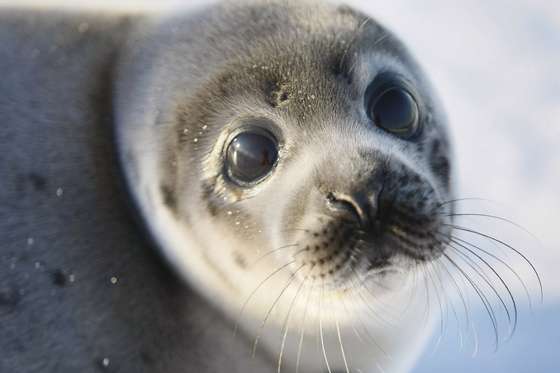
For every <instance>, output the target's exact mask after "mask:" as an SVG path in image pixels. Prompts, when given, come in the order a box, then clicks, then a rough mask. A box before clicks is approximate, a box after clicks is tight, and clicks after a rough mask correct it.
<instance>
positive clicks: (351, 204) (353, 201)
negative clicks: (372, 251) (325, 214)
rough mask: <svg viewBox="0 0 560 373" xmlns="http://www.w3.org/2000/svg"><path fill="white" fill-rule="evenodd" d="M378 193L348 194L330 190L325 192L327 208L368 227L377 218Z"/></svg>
mask: <svg viewBox="0 0 560 373" xmlns="http://www.w3.org/2000/svg"><path fill="white" fill-rule="evenodd" d="M377 196H378V193H375V192H369V193H368V192H357V193H353V194H350V195H344V194H338V193H333V192H330V193H328V194H327V207H328V208H329V210H331V211H333V212H336V213H339V214H341V215H342V216H347V217H348V218H351V219H353V220H355V221H356V222H358V223H359V224H360V225H361V226H362V227H368V226H370V225H371V224H373V222H374V221H375V220H376V218H377V214H378V210H379V205H378V203H377Z"/></svg>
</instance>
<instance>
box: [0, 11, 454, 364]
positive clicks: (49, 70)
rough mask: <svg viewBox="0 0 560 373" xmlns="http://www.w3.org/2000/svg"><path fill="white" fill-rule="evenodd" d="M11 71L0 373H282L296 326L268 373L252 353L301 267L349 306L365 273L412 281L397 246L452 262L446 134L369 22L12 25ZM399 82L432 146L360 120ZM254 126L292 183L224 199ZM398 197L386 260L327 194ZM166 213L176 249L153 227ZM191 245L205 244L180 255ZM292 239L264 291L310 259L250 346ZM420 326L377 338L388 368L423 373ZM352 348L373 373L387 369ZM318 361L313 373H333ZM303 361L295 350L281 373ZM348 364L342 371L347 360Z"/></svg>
mask: <svg viewBox="0 0 560 373" xmlns="http://www.w3.org/2000/svg"><path fill="white" fill-rule="evenodd" d="M84 25H86V26H87V27H84ZM0 71H2V72H3V73H4V74H5V78H3V79H2V80H1V81H0V93H1V95H0V113H1V114H2V115H1V117H2V119H1V121H2V123H3V125H2V128H1V129H0V150H2V154H5V155H6V156H4V157H3V158H2V160H1V161H0V176H1V177H2V180H3V184H5V185H6V186H7V187H6V188H2V189H1V190H0V234H1V235H2V242H3V243H2V246H0V268H1V270H0V326H1V327H2V333H0V372H4V371H6V372H12V371H14V372H15V371H17V372H22V373H27V372H75V371H80V372H98V371H100V372H103V371H106V372H126V373H128V372H169V373H174V372H190V371H195V372H217V371H223V370H227V371H228V372H253V371H254V372H262V373H266V372H273V371H276V369H277V368H276V364H277V361H276V359H277V353H278V351H277V344H278V343H277V342H278V341H279V333H278V331H281V328H278V325H280V326H281V322H282V320H284V313H282V312H280V311H278V314H277V315H276V314H273V315H272V316H271V319H270V324H272V325H273V327H271V328H270V330H269V329H267V330H265V332H267V333H269V335H267V336H263V338H262V340H263V344H264V345H266V348H264V349H262V351H261V350H259V352H260V353H258V354H257V356H256V358H254V359H250V358H249V350H250V345H251V343H250V339H252V338H253V337H254V336H255V334H256V332H255V330H256V328H258V325H259V323H260V322H261V319H262V316H256V315H259V312H260V311H262V309H264V310H265V311H266V310H267V308H266V307H267V303H266V302H265V301H268V300H270V299H269V298H267V296H268V297H273V296H275V295H272V294H276V293H277V292H278V291H279V290H280V289H282V287H284V285H285V283H286V282H285V280H286V278H290V275H291V274H292V275H293V276H292V277H295V276H296V272H297V271H298V268H302V267H305V266H309V267H310V268H311V269H312V270H310V271H308V272H305V275H304V272H299V273H298V274H297V276H299V277H298V278H299V279H300V280H301V281H305V280H307V278H308V277H309V278H313V279H314V280H313V281H314V282H315V280H317V281H322V282H323V283H325V282H328V283H329V284H331V285H332V288H333V289H334V290H336V291H339V290H340V289H343V288H344V286H347V285H348V282H347V281H346V280H347V279H348V278H349V277H352V273H354V271H358V272H360V273H367V271H368V270H370V269H371V268H370V267H372V266H374V267H379V266H385V265H394V264H395V263H393V262H394V259H395V258H394V257H393V255H392V253H393V251H392V250H393V249H394V248H395V247H399V249H400V250H401V251H402V252H403V253H406V254H407V255H408V256H410V257H413V258H415V259H416V260H418V261H423V260H427V259H431V258H433V257H435V256H437V255H438V254H439V252H438V251H439V250H440V249H441V248H440V247H438V245H437V244H434V240H433V237H431V236H430V233H432V232H431V231H430V230H431V229H432V228H433V229H437V228H438V227H439V225H438V224H440V223H441V218H439V217H438V216H437V214H436V211H435V210H436V209H437V207H438V204H439V203H440V202H442V201H444V200H445V199H448V198H450V196H451V195H452V183H451V182H450V180H451V173H452V171H453V170H452V167H451V162H450V154H449V153H450V149H449V147H450V145H449V142H448V140H447V135H446V122H445V117H444V115H443V113H442V112H441V110H440V108H439V104H438V103H437V102H436V101H435V98H434V96H433V94H432V91H431V88H430V86H429V83H428V82H427V81H426V80H425V78H424V76H423V74H422V72H421V70H420V68H419V67H418V66H417V65H416V63H415V62H414V61H413V59H412V57H411V56H410V55H409V54H408V52H407V51H406V48H405V47H404V46H402V44H400V42H399V41H398V40H397V39H396V38H395V37H394V36H392V34H390V33H389V32H388V31H387V30H386V29H384V28H383V27H382V26H380V25H378V24H377V23H375V22H374V21H373V20H371V19H369V18H367V17H366V16H365V15H363V14H361V13H359V12H356V11H354V10H352V9H351V8H348V7H345V6H340V7H338V6H332V5H319V4H315V3H308V2H305V1H303V2H302V1H293V2H283V1H266V2H265V1H260V2H259V1H251V2H248V3H239V4H238V3H233V2H232V3H228V4H226V5H216V6H210V7H208V8H204V9H202V10H200V11H198V12H194V13H189V14H180V15H176V14H173V15H167V16H164V17H161V18H160V17H153V16H134V17H132V16H122V15H120V16H117V15H109V14H81V13H68V14H62V13H56V12H32V11H13V10H0ZM387 71H392V72H395V73H398V74H400V75H402V76H403V77H404V78H406V79H407V81H409V82H410V83H411V84H412V85H413V86H414V87H415V89H416V90H417V94H418V97H421V102H420V103H419V104H420V106H421V111H422V125H423V127H424V132H423V135H422V137H421V138H420V139H418V140H417V141H414V142H405V141H402V140H398V139H395V138H392V137H391V136H389V135H387V134H385V133H383V132H382V131H381V130H379V129H378V128H375V127H374V126H372V124H371V123H370V121H369V120H368V119H367V117H366V116H365V114H364V110H363V107H364V102H363V100H364V92H365V91H366V89H367V86H368V84H369V83H370V82H371V81H372V79H373V78H374V77H375V76H376V75H377V74H379V73H382V72H387ZM247 118H259V120H261V121H263V123H265V125H266V126H268V129H269V130H270V131H271V132H273V133H274V134H275V135H276V136H277V138H278V139H279V143H280V162H279V163H278V165H277V169H276V170H275V172H274V175H273V176H272V177H270V178H269V179H267V181H266V182H264V183H262V185H259V186H257V187H255V188H251V189H243V188H240V187H236V186H234V185H232V184H231V183H230V182H228V180H227V178H226V177H225V176H224V173H223V159H222V158H223V157H222V154H223V149H224V147H225V145H226V144H227V140H228V139H229V138H230V136H231V135H232V133H234V131H235V130H236V129H237V128H238V127H239V126H240V125H241V124H242V122H243V120H244V119H247ZM114 131H116V138H114V137H113V132H114ZM117 153H118V154H117ZM147 160H148V161H150V162H152V161H153V164H151V163H150V162H147ZM119 162H121V163H122V167H123V169H120V168H119V166H118V164H119ZM147 163H150V164H148V165H146V164H147ZM146 170H149V171H150V172H152V173H150V172H147V171H146ZM123 171H124V172H123ZM123 174H124V181H125V182H124V184H125V185H124V187H123V186H122V185H121V179H123ZM380 180H383V182H382V183H381V182H380ZM381 184H383V190H384V194H383V196H384V199H383V198H382V199H380V201H381V202H382V203H385V202H386V201H391V203H392V204H393V205H392V209H393V208H394V210H392V213H391V219H392V220H390V223H388V224H390V225H391V226H392V227H393V228H394V230H393V231H392V234H390V235H389V236H388V237H385V239H386V240H385V241H384V242H383V243H379V246H378V247H379V248H380V249H379V250H378V251H377V252H372V251H371V250H370V249H371V241H368V238H367V237H365V238H364V237H359V234H361V231H360V228H358V227H356V225H355V224H353V223H352V224H349V223H348V222H347V221H346V220H345V219H342V218H339V217H338V216H334V217H333V216H332V215H331V214H330V213H329V212H328V210H326V209H325V197H326V196H328V194H329V193H338V195H344V194H345V193H351V192H352V191H354V190H369V191H371V192H372V193H378V194H379V193H381V189H380V185H381ZM271 196H273V198H272V197H271ZM129 199H130V200H132V204H133V205H134V207H133V208H129V207H130V206H128V202H127V201H128V200H129ZM384 201H385V202H384ZM134 211H137V212H139V213H138V214H134ZM133 216H134V218H133ZM162 216H165V217H166V218H167V219H169V221H170V222H171V225H173V227H172V228H170V231H165V230H162V228H161V226H158V225H157V224H156V223H157V222H159V220H158V219H160V220H161V217H162ZM134 219H136V220H134ZM138 223H139V224H138ZM139 226H140V227H141V228H146V230H147V232H148V234H143V233H142V232H141V229H139V228H138V227H139ZM434 227H435V228H434ZM183 228H184V229H185V230H188V232H189V234H190V235H187V237H188V241H189V242H188V243H189V244H190V243H192V247H184V246H188V245H187V244H185V242H184V240H177V239H175V241H173V239H171V238H169V240H168V241H165V240H166V239H167V236H173V234H175V233H176V232H177V231H181V230H182V229H183ZM439 228H441V227H439ZM166 229H167V228H166ZM383 230H384V231H387V230H388V228H387V227H385V228H383ZM288 231H290V232H289V233H288ZM426 232H428V233H426ZM167 233H170V234H169V235H168V234H167ZM147 237H148V238H147ZM173 237H175V236H173ZM178 237H181V236H178ZM370 238H371V237H370ZM150 239H152V240H153V241H152V242H150ZM191 241H192V242H191ZM286 243H294V244H293V245H292V246H293V247H292V248H290V249H289V250H284V251H278V252H277V253H275V255H270V256H268V257H267V258H266V259H267V260H270V261H268V262H267V261H263V262H261V263H259V264H261V265H260V266H259V268H257V270H258V271H260V272H258V271H257V274H259V273H260V274H266V273H270V271H271V270H273V269H275V268H277V267H276V266H278V265H279V263H280V264H283V263H285V260H286V258H287V257H288V256H289V255H294V258H297V259H296V260H295V261H294V263H293V264H292V266H291V267H288V268H291V269H290V270H289V271H288V272H287V274H283V275H282V276H284V277H281V278H280V279H278V280H275V282H272V283H271V284H269V285H271V286H270V289H271V290H269V293H270V294H269V295H264V296H260V295H258V296H257V297H255V299H257V300H256V302H257V303H259V302H260V303H262V304H261V305H260V307H261V308H262V309H260V308H259V307H257V306H253V305H250V306H249V307H248V308H249V309H248V311H247V314H248V315H247V316H246V319H244V320H243V321H242V322H241V328H240V330H241V332H240V333H238V335H237V337H235V338H234V337H233V335H232V333H231V331H232V324H233V322H232V321H231V318H234V317H236V315H237V312H238V308H239V307H238V306H239V303H241V302H242V301H243V300H244V299H246V298H247V294H248V293H250V292H251V290H253V288H254V286H256V284H257V283H258V282H259V280H261V279H262V278H260V279H259V278H258V276H257V274H253V272H251V271H252V270H254V267H255V266H254V263H255V262H256V260H255V259H258V261H260V259H261V258H262V254H263V253H267V252H269V251H270V250H271V249H277V248H278V247H281V246H283V245H286ZM154 247H158V248H159V249H161V252H162V253H163V254H164V257H165V259H166V261H164V263H165V264H164V265H162V263H161V262H160V258H159V257H158V256H157V255H154V250H153V248H154ZM187 249H189V250H193V252H195V253H196V254H200V258H198V257H197V258H194V256H193V257H192V258H189V257H188V255H184V253H185V252H186V250H187ZM191 254H192V252H191ZM296 255H297V256H296ZM185 256H186V259H185ZM179 259H181V260H185V261H184V262H180V261H179ZM179 262H180V263H179ZM185 263H187V264H185ZM189 263H190V264H189ZM192 263H196V264H192ZM356 263H358V264H356ZM169 265H171V267H172V268H174V269H175V270H176V271H177V272H178V273H179V275H181V276H182V277H184V278H186V279H187V280H188V284H187V285H184V281H181V280H180V279H178V278H175V277H174V276H173V275H172V274H171V273H170V272H171V271H170V269H169V268H170V266H169ZM189 265H190V266H191V267H189ZM399 265H400V264H399ZM243 275H247V276H248V278H247V279H243V278H242V277H243ZM251 276H253V277H251ZM345 281H346V282H345ZM216 284H217V285H216ZM311 290H313V289H311ZM311 290H310V293H311ZM344 291H346V290H344ZM290 292H293V289H288V292H287V294H291V293H290ZM292 295H293V294H292ZM259 296H260V297H261V298H258V297H259ZM296 298H297V295H296V297H294V298H292V297H290V298H288V299H294V300H295V299H296ZM272 299H274V298H272ZM321 300H322V297H321ZM288 305H289V302H288V301H286V300H283V301H281V302H279V308H280V310H281V311H284V310H286V309H287V306H288ZM316 308H317V309H318V310H319V315H320V312H321V311H320V309H321V308H322V307H321V306H320V305H319V306H317V307H316ZM333 310H335V311H336V312H338V313H342V312H343V311H341V306H340V304H339V305H337V306H333ZM335 311H333V315H336V312H335ZM298 312H299V314H298V315H297V316H299V317H301V314H302V312H301V309H297V307H296V311H295V313H298ZM261 314H262V312H261ZM257 317H260V318H259V319H257ZM314 317H316V316H314ZM310 318H311V315H310ZM319 318H320V316H319ZM347 321H348V320H345V322H347ZM351 321H352V320H350V322H351ZM310 322H311V321H310ZM402 325H403V328H404V329H405V332H406V333H405V334H399V333H400V332H397V331H394V332H393V331H392V330H391V331H387V330H386V327H385V328H383V327H382V328H381V330H380V333H381V335H380V340H381V343H383V344H384V343H386V344H387V345H388V348H391V349H393V350H394V351H395V352H396V354H398V358H397V360H396V361H394V362H385V361H384V362H383V363H382V365H383V367H384V368H385V369H388V370H390V369H391V367H393V368H394V369H406V367H407V366H409V365H410V361H411V360H412V359H413V358H414V355H415V354H416V351H417V347H413V344H417V345H419V344H421V340H422V339H423V338H424V337H422V336H417V335H416V334H419V333H417V332H416V331H415V330H413V329H414V327H413V326H414V325H416V324H415V323H414V322H413V320H411V321H410V322H409V323H403V324H402ZM406 325H408V326H412V327H411V328H409V329H411V330H408V331H407V330H406V329H407V326H406ZM331 326H332V325H331ZM337 326H338V325H337ZM347 329H349V328H347ZM331 331H332V330H331ZM243 332H244V333H245V334H247V336H246V335H244V334H243ZM345 332H346V331H345ZM275 333H276V334H275ZM343 336H345V337H346V336H347V335H345V334H344V333H343ZM408 336H410V340H409V338H408ZM311 339H312V338H308V340H311ZM417 341H418V342H417ZM405 342H406V343H405ZM308 343H310V344H311V342H308ZM409 344H410V345H409ZM287 345H290V343H289V341H288V343H287ZM292 345H293V343H292ZM347 346H348V349H349V352H352V351H355V352H356V353H357V354H358V355H360V356H358V358H357V359H356V360H357V361H360V363H362V364H369V365H368V366H373V363H372V361H373V362H376V361H377V360H378V356H379V351H373V352H372V351H367V350H364V349H363V347H361V348H358V347H356V346H354V345H353V344H351V343H349V344H348V345H347ZM310 350H311V348H309V346H308V345H307V346H306V351H307V354H308V356H309V357H307V355H306V358H307V360H305V359H303V360H304V361H302V366H304V367H305V368H304V370H302V371H305V372H321V371H325V366H324V364H323V362H322V356H321V355H320V354H318V355H316V354H315V351H313V352H312V351H310ZM217 351H219V353H216V352H217ZM401 352H402V354H401ZM376 354H377V355H376ZM369 355H371V357H370V356H369ZM405 355H406V356H405ZM408 355H410V357H408ZM105 359H107V360H105ZM360 359H361V360H360ZM294 362H295V354H294V351H293V350H292V351H286V362H285V367H284V370H283V371H285V372H289V371H290V369H293V367H294ZM331 364H332V365H331V368H333V371H334V370H341V371H342V370H343V367H344V365H343V364H342V361H341V359H340V357H337V358H333V359H332V360H331ZM224 367H226V368H224ZM366 368H367V367H364V368H363V369H366Z"/></svg>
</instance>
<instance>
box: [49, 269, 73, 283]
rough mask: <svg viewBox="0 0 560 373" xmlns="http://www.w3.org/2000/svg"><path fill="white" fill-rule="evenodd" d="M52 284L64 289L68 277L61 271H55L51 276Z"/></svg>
mask: <svg viewBox="0 0 560 373" xmlns="http://www.w3.org/2000/svg"><path fill="white" fill-rule="evenodd" d="M51 277H52V282H53V284H55V285H56V286H60V287H65V286H66V285H68V283H69V281H68V275H67V274H66V273H65V272H64V271H63V270H61V269H57V270H55V271H54V272H53V273H52V274H51Z"/></svg>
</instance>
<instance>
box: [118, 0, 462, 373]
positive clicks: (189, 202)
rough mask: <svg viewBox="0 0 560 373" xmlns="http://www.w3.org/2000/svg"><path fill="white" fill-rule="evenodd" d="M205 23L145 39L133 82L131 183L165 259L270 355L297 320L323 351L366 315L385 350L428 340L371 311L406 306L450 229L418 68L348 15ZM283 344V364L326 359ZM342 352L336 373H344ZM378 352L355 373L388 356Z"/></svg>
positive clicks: (123, 121)
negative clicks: (316, 334)
mask: <svg viewBox="0 0 560 373" xmlns="http://www.w3.org/2000/svg"><path fill="white" fill-rule="evenodd" d="M193 19H194V21H192V22H186V21H185V20H184V19H183V18H177V17H173V18H170V19H166V20H165V21H164V22H162V23H161V24H158V25H156V26H154V27H153V33H152V34H150V35H149V37H148V38H145V39H142V43H131V48H130V50H129V53H128V57H126V58H125V59H124V61H125V63H123V66H126V68H125V70H126V71H124V70H123V72H122V75H123V76H125V77H126V78H125V79H123V82H121V83H120V85H119V92H120V95H119V101H118V102H119V105H118V106H119V109H120V111H119V115H118V123H119V126H120V127H119V129H118V135H119V139H120V142H121V147H122V154H123V156H122V157H123V159H124V160H125V169H126V170H127V176H128V180H129V184H130V185H131V189H132V192H133V194H134V195H135V198H136V201H137V203H138V205H139V207H140V210H141V212H142V213H143V215H144V218H145V220H146V221H147V223H148V226H149V228H150V230H151V232H152V234H153V235H154V236H155V238H156V241H157V242H158V243H159V244H160V246H161V248H162V250H163V251H164V253H165V255H166V256H167V257H168V258H169V260H170V262H171V263H172V264H173V265H174V266H175V267H176V268H177V269H178V270H179V271H180V272H181V273H183V274H184V275H185V276H186V277H187V278H188V279H189V281H191V282H192V283H194V284H195V285H196V286H197V287H198V288H199V289H201V291H202V292H203V293H204V294H206V295H207V296H208V298H210V299H211V300H213V301H214V302H215V303H217V304H219V305H220V306H221V307H222V309H224V310H225V311H226V312H227V313H229V314H231V315H232V316H238V313H237V312H238V310H239V309H242V310H243V318H242V326H243V327H244V329H245V330H246V331H247V332H248V333H249V334H252V335H254V336H256V339H257V341H258V339H259V338H260V336H261V334H267V333H268V335H269V337H270V338H265V337H263V339H264V340H267V341H272V342H270V343H269V342H267V345H268V346H269V347H270V349H271V350H272V351H277V349H278V347H277V344H276V341H277V340H278V335H281V334H282V333H284V331H285V330H286V328H285V327H286V325H287V324H288V320H290V319H291V318H293V319H294V320H296V322H297V323H298V325H300V326H301V329H302V332H301V333H302V336H303V335H304V334H307V333H310V332H309V331H305V329H304V326H307V325H320V327H321V328H320V330H321V341H323V331H325V334H327V333H328V332H329V330H330V332H331V333H334V331H335V330H337V331H338V338H339V339H343V337H341V331H340V329H341V328H340V327H339V325H343V326H346V328H342V329H344V330H343V332H342V336H344V335H345V333H346V329H348V327H350V326H352V327H354V326H355V325H357V324H358V320H359V322H360V323H364V322H365V323H366V324H367V325H368V327H371V328H373V330H374V334H375V338H377V339H379V340H380V343H381V344H382V345H384V348H387V349H388V350H392V349H397V348H402V349H404V348H405V347H403V346H405V345H410V344H412V342H411V341H412V340H416V339H418V338H420V339H421V338H422V337H417V336H415V335H416V334H420V333H418V332H417V331H415V330H405V331H397V330H395V329H393V328H390V327H387V326H386V325H383V323H380V322H379V321H376V320H371V317H368V316H367V312H368V311H367V310H368V309H370V308H373V309H375V310H376V312H377V313H379V314H381V316H382V318H383V317H384V316H387V315H388V313H387V311H386V310H383V309H382V307H381V308H380V306H379V304H378V303H376V302H377V299H374V298H372V296H371V295H370V294H374V295H373V297H379V298H380V299H384V301H385V302H387V303H389V304H390V305H392V306H394V307H396V308H397V309H400V307H401V306H402V305H403V304H404V303H405V302H403V298H410V282H411V281H409V279H410V277H411V276H410V275H411V274H412V273H414V274H417V272H418V271H416V270H415V269H416V268H418V267H419V266H422V265H424V264H425V263H429V262H430V261H431V260H434V259H435V258H437V257H438V256H439V255H441V253H442V252H443V250H444V245H445V242H446V239H447V237H448V235H449V228H447V227H448V225H447V224H446V223H449V219H450V218H449V217H446V216H447V215H446V213H449V211H448V209H449V206H447V205H446V203H445V202H446V201H448V200H450V199H451V198H452V197H453V190H452V183H451V162H450V154H449V152H450V149H449V147H450V145H449V141H448V138H447V131H446V126H447V124H446V120H445V118H444V116H443V114H442V112H441V109H440V105H439V103H438V102H437V100H436V98H435V97H434V94H433V93H432V91H431V88H430V86H429V83H428V82H427V81H426V78H425V77H424V75H423V73H422V71H421V70H420V68H419V67H418V66H417V64H416V63H415V62H414V60H413V58H412V57H411V56H410V54H409V53H408V52H407V50H406V49H405V47H404V46H403V45H402V44H401V43H400V42H399V41H398V40H397V39H396V38H395V37H394V36H393V35H392V34H391V33H390V32H389V31H387V30H386V29H385V28H383V27H382V26H380V25H379V24H378V23H376V22H375V21H373V20H372V19H371V18H369V17H367V16H365V15H363V14H360V13H358V12H355V11H353V10H351V9H349V8H347V7H335V6H332V5H326V4H315V3H307V2H303V3H300V2H298V3H297V4H296V3H291V2H269V3H247V4H237V5H232V4H229V5H218V6H215V7H212V8H209V10H207V11H205V12H204V13H203V14H199V15H197V16H196V17H194V18H193ZM209 25H212V26H209ZM200 27H204V31H205V32H196V31H197V30H199V29H198V28H200ZM193 34H196V37H192V36H190V35H193ZM150 40H151V42H150ZM137 45H142V47H141V48H138V47H137ZM170 60H172V61H175V62H174V65H173V66H170V65H169V63H167V62H166V61H170ZM138 61H141V64H142V67H141V68H136V67H135V66H137V65H138V64H139V62H138ZM179 61H180V62H179ZM147 66H149V68H147ZM141 76H142V78H140V77H141ZM146 76H147V78H146ZM131 87H132V88H131ZM131 89H132V91H134V92H136V93H137V94H136V95H135V97H131V95H129V94H128V93H127V92H130V91H131ZM153 92H158V93H159V95H158V96H157V97H156V98H155V99H154V96H153ZM407 294H408V295H407ZM364 299H365V300H364ZM310 303H311V306H309V304H310ZM325 304H328V307H326V306H325ZM325 309H328V315H327V316H328V317H327V316H325V314H324V312H325V311H324V310H325ZM322 313H323V314H322ZM261 320H264V321H262V324H261ZM363 320H365V321H363ZM414 320H416V319H415V318H414V317H412V316H410V315H409V316H407V317H406V318H405V321H403V322H402V325H404V326H405V327H404V328H403V329H407V328H406V325H409V324H411V323H414V322H415V321H414ZM265 324H269V325H271V326H270V327H269V328H265V327H264V326H265ZM259 325H260V327H259ZM309 329H313V330H316V329H315V327H310V328H309ZM411 329H417V328H411ZM403 333H404V334H403ZM404 335H407V336H412V337H410V340H405V338H406V337H404ZM325 338H327V337H325ZM285 339H286V335H285V334H284V340H285ZM310 339H311V338H310ZM300 344H301V341H300ZM341 345H342V343H341ZM285 346H286V344H285V343H284V342H283V343H282V352H281V354H280V355H281V356H282V353H283V352H284V349H286V352H284V355H285V356H287V357H286V361H287V363H286V364H295V363H296V360H297V363H298V364H299V363H301V364H302V366H303V365H305V366H307V368H308V369H311V370H313V369H316V368H317V366H319V365H321V364H322V362H321V361H317V359H315V358H314V357H313V354H312V353H311V352H309V356H310V357H309V358H307V359H306V357H302V356H300V353H299V352H298V353H297V358H296V350H297V348H295V347H293V348H292V347H285ZM349 346H350V345H349ZM290 348H292V350H290ZM328 350H329V348H328V347H325V345H324V344H323V355H324V357H325V360H326V365H327V367H328V368H329V370H330V369H331V368H338V369H340V368H344V366H345V365H346V356H345V353H344V351H343V353H342V357H343V359H341V358H340V357H331V359H330V362H329V359H327V355H329V354H328V353H327V352H328ZM348 350H352V351H359V350H360V348H358V347H355V346H352V347H348ZM362 350H363V348H362ZM381 350H382V349H381ZM300 352H301V351H300ZM347 352H348V351H347ZM338 355H339V354H337V356H338ZM365 355H366V354H359V353H356V354H355V356H354V361H358V362H360V363H363V364H364V365H366V364H368V362H370V363H371V361H372V360H373V361H380V360H383V357H382V356H381V355H382V353H381V352H379V351H378V352H377V353H373V354H369V355H368V356H365ZM300 358H301V359H300ZM321 360H322V359H321ZM402 360H403V361H405V360H406V359H402ZM281 361H282V357H281V358H280V362H281ZM384 364H393V365H395V364H397V363H388V362H384ZM398 364H401V365H402V364H405V363H403V362H399V363H398ZM398 364H397V365H398ZM346 368H347V367H346ZM317 369H318V368H317Z"/></svg>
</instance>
